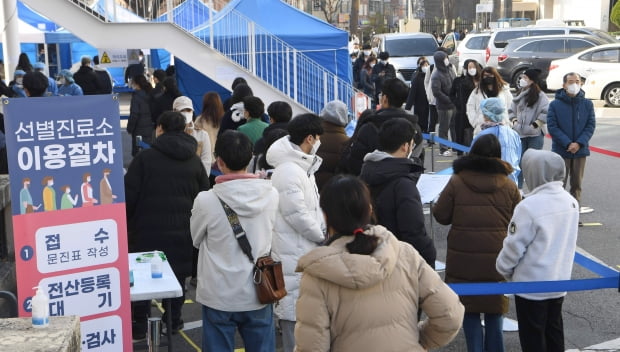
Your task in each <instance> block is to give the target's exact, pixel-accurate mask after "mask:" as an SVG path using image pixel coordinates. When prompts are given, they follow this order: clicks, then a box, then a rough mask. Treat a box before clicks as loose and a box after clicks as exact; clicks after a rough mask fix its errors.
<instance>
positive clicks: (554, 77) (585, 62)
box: [547, 43, 620, 90]
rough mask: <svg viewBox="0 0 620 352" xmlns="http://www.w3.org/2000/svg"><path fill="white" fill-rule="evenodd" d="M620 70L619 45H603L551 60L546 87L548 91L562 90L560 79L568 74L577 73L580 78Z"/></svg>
mask: <svg viewBox="0 0 620 352" xmlns="http://www.w3.org/2000/svg"><path fill="white" fill-rule="evenodd" d="M619 69H620V43H616V44H605V45H601V46H597V47H594V48H590V49H586V50H584V51H581V52H579V53H577V54H574V55H572V56H569V57H567V58H565V59H561V60H553V61H551V64H550V65H549V76H548V77H547V87H548V88H549V89H553V90H555V89H560V88H562V79H563V78H564V75H565V74H567V73H569V72H576V73H578V74H579V75H580V76H581V78H587V77H589V75H591V74H593V73H596V72H599V71H607V72H612V71H613V70H619Z"/></svg>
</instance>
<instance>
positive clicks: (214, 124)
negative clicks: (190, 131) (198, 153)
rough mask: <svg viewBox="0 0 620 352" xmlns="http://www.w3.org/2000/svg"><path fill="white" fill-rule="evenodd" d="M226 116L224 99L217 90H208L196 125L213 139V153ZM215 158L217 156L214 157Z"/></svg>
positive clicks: (203, 97) (203, 98)
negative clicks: (223, 118)
mask: <svg viewBox="0 0 620 352" xmlns="http://www.w3.org/2000/svg"><path fill="white" fill-rule="evenodd" d="M223 116H224V106H223V105H222V99H221V98H220V95H219V94H217V93H216V92H207V93H205V95H203V96H202V110H201V113H200V115H199V116H198V118H196V121H195V122H194V125H195V126H196V127H197V128H200V129H202V130H205V131H206V132H207V134H208V135H209V140H210V141H211V153H212V154H213V153H214V152H215V142H216V140H217V132H218V131H219V130H220V124H221V122H222V117H223ZM213 160H215V157H214V158H213Z"/></svg>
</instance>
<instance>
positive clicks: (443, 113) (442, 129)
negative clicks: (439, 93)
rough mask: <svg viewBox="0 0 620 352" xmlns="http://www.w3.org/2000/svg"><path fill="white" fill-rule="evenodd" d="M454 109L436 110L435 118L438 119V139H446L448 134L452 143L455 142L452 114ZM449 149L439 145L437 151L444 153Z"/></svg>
mask: <svg viewBox="0 0 620 352" xmlns="http://www.w3.org/2000/svg"><path fill="white" fill-rule="evenodd" d="M455 112H456V109H450V110H437V117H438V119H439V138H443V139H448V132H450V134H451V137H452V138H451V139H452V141H453V142H455V141H456V133H455V131H454V113H455ZM448 149H449V148H448V147H446V146H445V145H443V144H440V145H439V151H440V152H441V153H443V152H445V151H446V150H448Z"/></svg>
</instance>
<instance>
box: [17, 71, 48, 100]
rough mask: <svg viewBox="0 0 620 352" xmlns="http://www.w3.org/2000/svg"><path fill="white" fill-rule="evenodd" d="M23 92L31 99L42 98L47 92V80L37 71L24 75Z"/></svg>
mask: <svg viewBox="0 0 620 352" xmlns="http://www.w3.org/2000/svg"><path fill="white" fill-rule="evenodd" d="M23 82H24V92H26V96H28V97H31V98H36V97H43V96H45V93H46V92H47V88H48V85H49V80H48V79H47V77H46V76H45V75H44V74H43V73H42V72H39V71H34V72H28V73H26V74H25V75H24V80H23Z"/></svg>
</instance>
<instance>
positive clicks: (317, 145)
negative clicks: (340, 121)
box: [310, 139, 321, 155]
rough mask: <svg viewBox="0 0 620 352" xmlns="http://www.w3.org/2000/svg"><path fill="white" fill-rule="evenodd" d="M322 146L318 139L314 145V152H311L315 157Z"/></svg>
mask: <svg viewBox="0 0 620 352" xmlns="http://www.w3.org/2000/svg"><path fill="white" fill-rule="evenodd" d="M320 146H321V140H320V139H317V141H316V142H315V143H314V144H313V145H312V150H310V154H312V155H314V154H316V152H317V151H318V150H319V147H320Z"/></svg>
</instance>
